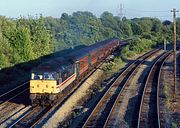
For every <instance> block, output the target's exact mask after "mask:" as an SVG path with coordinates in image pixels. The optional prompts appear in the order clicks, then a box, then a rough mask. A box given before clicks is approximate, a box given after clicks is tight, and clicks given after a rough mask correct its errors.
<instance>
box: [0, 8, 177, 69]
mask: <svg viewBox="0 0 180 128" xmlns="http://www.w3.org/2000/svg"><path fill="white" fill-rule="evenodd" d="M172 34H173V24H172V22H171V21H168V20H166V21H163V22H162V21H160V20H159V19H157V18H150V17H143V18H134V19H127V18H125V17H124V18H123V19H122V21H121V20H120V18H119V17H117V16H113V14H112V13H110V12H107V11H106V12H104V13H102V15H101V16H100V18H97V17H96V16H95V15H94V14H92V13H91V12H87V11H85V12H82V11H78V12H74V13H73V14H72V15H68V14H67V13H63V14H62V15H61V17H60V18H53V17H43V16H41V15H40V16H39V17H28V18H24V17H21V18H19V19H8V18H6V17H4V16H0V68H5V67H10V66H13V65H15V64H18V63H22V62H27V61H30V60H34V59H37V58H39V57H41V56H44V55H48V54H50V53H53V52H56V51H59V50H63V49H66V48H70V47H74V46H78V45H82V44H84V45H91V44H93V43H95V42H98V41H100V40H104V39H108V38H112V37H118V38H119V39H121V40H123V39H127V38H129V37H133V38H140V39H143V40H144V39H145V41H146V40H151V42H156V43H162V42H163V40H164V38H166V39H167V40H168V41H172ZM177 39H180V18H177ZM136 41H137V40H136Z"/></svg>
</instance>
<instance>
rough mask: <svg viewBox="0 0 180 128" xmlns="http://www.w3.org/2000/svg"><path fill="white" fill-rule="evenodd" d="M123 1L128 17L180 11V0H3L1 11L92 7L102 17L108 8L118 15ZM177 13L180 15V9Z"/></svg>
mask: <svg viewBox="0 0 180 128" xmlns="http://www.w3.org/2000/svg"><path fill="white" fill-rule="evenodd" d="M121 4H122V13H123V16H125V17H127V18H134V17H138V18H139V17H157V18H159V19H161V20H165V19H167V20H172V13H171V10H172V9H173V8H176V9H177V10H179V11H180V0H1V2H0V15H3V16H6V17H9V18H18V17H20V16H28V15H31V16H35V15H39V14H42V15H43V16H52V17H56V18H59V17H61V14H62V13H64V12H66V13H68V14H72V13H73V12H76V11H90V12H92V13H93V14H95V15H96V16H97V17H99V16H100V15H101V14H102V13H103V12H104V11H109V12H111V13H113V14H114V15H118V14H119V13H120V5H121ZM177 17H180V12H178V13H177Z"/></svg>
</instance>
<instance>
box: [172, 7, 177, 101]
mask: <svg viewBox="0 0 180 128" xmlns="http://www.w3.org/2000/svg"><path fill="white" fill-rule="evenodd" d="M171 12H173V22H174V35H173V41H174V92H173V93H174V94H173V97H174V100H176V12H178V11H176V9H175V8H174V9H173V10H172V11H171Z"/></svg>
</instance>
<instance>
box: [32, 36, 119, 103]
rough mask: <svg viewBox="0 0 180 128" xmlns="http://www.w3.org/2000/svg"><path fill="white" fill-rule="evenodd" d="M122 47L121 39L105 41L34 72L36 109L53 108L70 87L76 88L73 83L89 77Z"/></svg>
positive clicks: (33, 87)
mask: <svg viewBox="0 0 180 128" xmlns="http://www.w3.org/2000/svg"><path fill="white" fill-rule="evenodd" d="M119 46H120V42H119V40H118V39H117V38H112V39H108V40H104V41H101V42H97V43H95V44H93V45H90V46H87V47H85V48H83V49H81V50H79V51H76V52H72V53H70V54H68V55H66V57H59V58H56V59H53V60H51V61H48V62H46V63H43V64H41V65H39V66H38V67H37V68H34V69H33V70H32V71H31V80H30V100H31V103H32V105H49V104H53V103H54V101H55V100H56V99H57V98H58V95H59V94H61V93H63V91H64V90H65V89H66V88H67V87H68V86H76V84H73V83H76V82H77V81H79V80H81V79H82V78H83V77H85V75H86V74H87V73H88V72H89V71H91V70H92V69H93V68H95V67H96V66H97V65H98V64H99V63H100V62H102V61H103V60H104V59H105V58H106V57H107V56H109V55H110V54H111V53H112V52H113V51H115V50H116V49H117V48H118V47H119Z"/></svg>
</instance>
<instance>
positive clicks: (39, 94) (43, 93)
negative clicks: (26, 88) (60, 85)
mask: <svg viewBox="0 0 180 128" xmlns="http://www.w3.org/2000/svg"><path fill="white" fill-rule="evenodd" d="M56 77H57V76H56V73H55V72H42V73H41V72H38V73H36V72H32V73H31V80H30V100H31V103H32V105H37V104H41V105H46V104H51V102H53V100H54V99H55V96H56V93H57V90H56V85H57V80H56Z"/></svg>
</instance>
